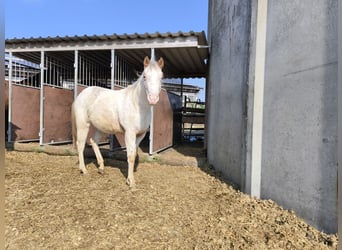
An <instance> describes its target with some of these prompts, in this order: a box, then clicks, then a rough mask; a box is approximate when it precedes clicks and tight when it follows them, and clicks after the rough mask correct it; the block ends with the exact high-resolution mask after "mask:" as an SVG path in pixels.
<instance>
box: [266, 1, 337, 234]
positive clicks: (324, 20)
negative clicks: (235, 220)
mask: <svg viewBox="0 0 342 250" xmlns="http://www.w3.org/2000/svg"><path fill="white" fill-rule="evenodd" d="M267 20H268V22H267V40H266V48H267V53H266V65H265V87H264V110H263V111H264V121H263V124H264V126H263V153H262V172H261V176H262V180H261V196H262V198H266V199H267V198H272V199H273V200H275V201H277V202H278V203H280V204H282V205H284V206H285V207H286V208H290V209H293V210H295V211H296V213H297V214H298V215H300V216H302V217H303V218H305V219H306V220H307V221H308V222H310V223H311V224H313V225H315V226H317V227H319V228H322V229H325V230H326V231H329V232H336V231H337V207H336V204H337V203H336V202H337V201H336V195H337V193H336V188H337V182H336V180H337V179H336V177H337V151H336V149H337V1H335V0H325V1H321V0H305V1H277V0H269V5H268V17H267Z"/></svg>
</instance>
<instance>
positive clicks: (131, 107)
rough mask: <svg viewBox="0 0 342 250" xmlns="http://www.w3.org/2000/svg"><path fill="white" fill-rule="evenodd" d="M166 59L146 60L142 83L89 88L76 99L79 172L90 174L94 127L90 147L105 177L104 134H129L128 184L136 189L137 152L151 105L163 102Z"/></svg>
mask: <svg viewBox="0 0 342 250" xmlns="http://www.w3.org/2000/svg"><path fill="white" fill-rule="evenodd" d="M163 66H164V60H163V58H160V59H159V60H158V62H157V61H156V60H155V59H154V55H152V58H151V60H150V59H149V58H148V57H147V56H146V57H145V59H144V72H143V73H142V74H141V76H140V77H139V79H138V80H137V81H136V82H135V83H133V84H132V85H130V86H128V87H127V88H125V89H121V90H111V89H105V88H100V87H88V88H86V89H85V90H83V91H82V92H81V93H80V94H79V95H78V97H77V98H76V99H75V101H74V103H73V105H72V112H71V113H72V115H71V120H72V133H73V141H74V145H75V144H76V146H77V151H78V159H79V168H80V171H81V172H82V173H83V174H87V169H86V168H85V165H84V156H83V151H84V147H85V143H86V140H87V136H88V131H89V127H90V124H92V125H93V127H95V132H94V136H93V137H92V138H90V143H91V145H92V148H93V150H94V152H95V155H96V159H97V162H98V164H99V168H98V171H99V172H100V173H103V171H104V164H103V158H102V155H101V153H100V149H99V147H98V142H99V140H100V139H101V138H102V136H103V134H116V133H124V134H125V144H126V150H127V162H128V177H127V184H128V185H129V186H130V187H131V188H134V187H135V180H134V176H133V170H134V162H135V158H136V154H137V148H138V146H139V144H140V142H141V141H142V139H143V138H144V136H145V134H146V131H147V130H148V128H149V126H150V122H151V105H155V104H156V103H157V102H158V100H159V93H160V90H161V82H162V78H163V72H162V68H163Z"/></svg>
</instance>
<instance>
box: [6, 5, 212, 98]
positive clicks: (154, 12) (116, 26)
mask: <svg viewBox="0 0 342 250" xmlns="http://www.w3.org/2000/svg"><path fill="white" fill-rule="evenodd" d="M207 24H208V0H172V1H165V0H164V1H163V0H5V38H6V39H10V38H30V37H48V36H50V37H55V36H75V35H79V36H81V35H103V34H106V35H111V34H114V33H115V34H119V35H120V34H124V33H127V34H133V33H139V34H140V33H145V32H147V33H154V32H160V33H165V32H178V31H182V32H188V31H196V32H199V31H205V33H206V34H207ZM184 83H189V84H193V85H198V86H200V87H204V80H203V79H186V80H184ZM200 99H202V100H203V99H204V92H203V91H201V93H200Z"/></svg>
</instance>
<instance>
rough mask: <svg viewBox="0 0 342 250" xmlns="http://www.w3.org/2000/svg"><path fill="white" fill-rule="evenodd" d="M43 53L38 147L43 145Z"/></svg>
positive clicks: (42, 55)
mask: <svg viewBox="0 0 342 250" xmlns="http://www.w3.org/2000/svg"><path fill="white" fill-rule="evenodd" d="M44 59H45V56H44V51H41V52H40V116H39V145H43V135H44V71H45V70H44V69H45V67H44V66H45V65H44Z"/></svg>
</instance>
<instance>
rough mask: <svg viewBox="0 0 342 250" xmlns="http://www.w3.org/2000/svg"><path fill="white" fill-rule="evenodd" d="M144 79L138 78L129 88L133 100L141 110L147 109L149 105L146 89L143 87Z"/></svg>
mask: <svg viewBox="0 0 342 250" xmlns="http://www.w3.org/2000/svg"><path fill="white" fill-rule="evenodd" d="M143 81H144V79H143V78H142V77H139V78H138V80H137V81H136V82H135V83H134V84H133V85H132V86H131V87H132V92H133V93H132V94H133V98H134V99H135V100H137V102H138V105H139V106H140V107H142V108H149V107H150V104H149V103H148V100H147V95H146V89H145V86H144V82H143Z"/></svg>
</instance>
